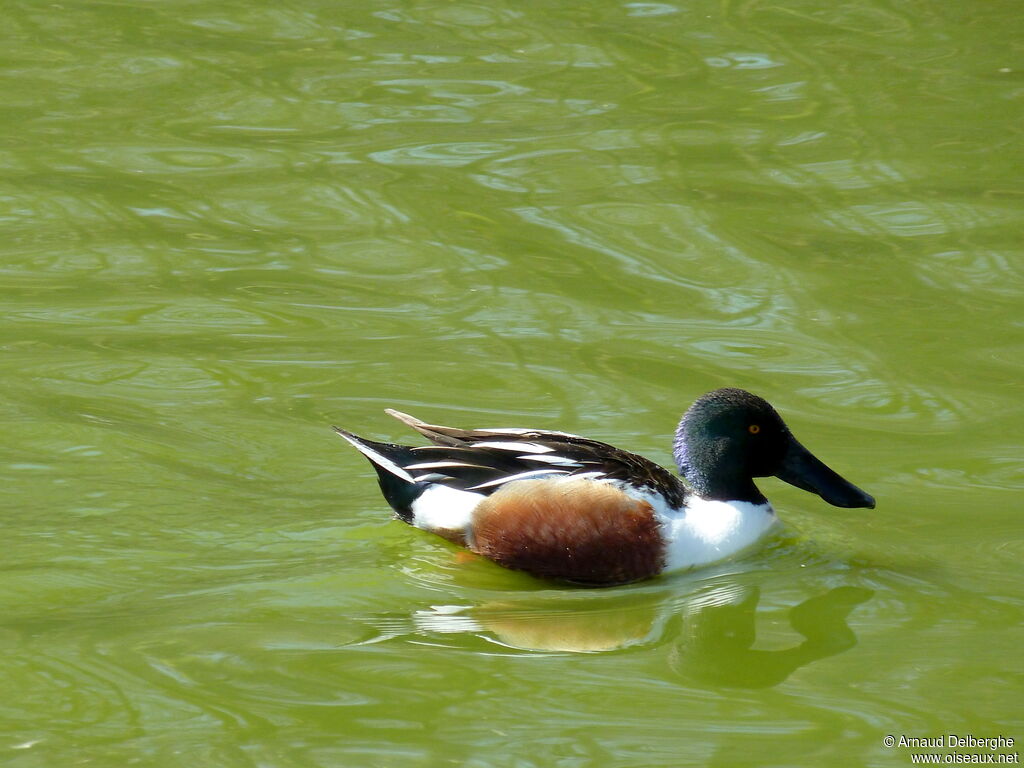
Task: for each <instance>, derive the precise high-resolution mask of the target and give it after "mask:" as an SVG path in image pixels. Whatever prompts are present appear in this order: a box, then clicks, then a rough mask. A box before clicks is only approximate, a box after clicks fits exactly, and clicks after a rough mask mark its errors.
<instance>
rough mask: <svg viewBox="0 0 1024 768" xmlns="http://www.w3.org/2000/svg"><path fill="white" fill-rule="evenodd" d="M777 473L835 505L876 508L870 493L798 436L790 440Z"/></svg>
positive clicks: (779, 476)
mask: <svg viewBox="0 0 1024 768" xmlns="http://www.w3.org/2000/svg"><path fill="white" fill-rule="evenodd" d="M775 476H776V477H777V478H779V479H780V480H785V481H786V482H787V483H789V484H790V485H795V486H796V487H797V488H803V489H804V490H805V491H810V492H811V493H816V494H818V495H819V496H821V498H823V499H824V500H825V501H827V502H828V503H829V504H831V505H832V506H834V507H851V508H852V507H866V508H867V509H874V508H875V500H874V498H873V497H872V496H871V495H870V494H867V493H864V491H862V490H861V489H860V488H858V487H857V486H855V485H854V484H853V483H850V482H848V481H847V480H845V479H844V478H843V477H842V476H840V475H839V474H838V473H836V472H833V471H832V470H831V469H829V468H828V467H827V466H825V464H824V463H823V462H822V461H820V460H819V459H818V458H816V457H815V456H814V454H813V453H811V452H810V451H808V450H807V449H806V448H804V447H803V446H802V445H800V443H798V442H797V441H796V439H795V438H794V439H792V440H791V441H790V444H789V447H788V448H787V449H786V457H785V459H784V460H783V462H782V469H780V470H779V471H778V472H777V473H776V474H775Z"/></svg>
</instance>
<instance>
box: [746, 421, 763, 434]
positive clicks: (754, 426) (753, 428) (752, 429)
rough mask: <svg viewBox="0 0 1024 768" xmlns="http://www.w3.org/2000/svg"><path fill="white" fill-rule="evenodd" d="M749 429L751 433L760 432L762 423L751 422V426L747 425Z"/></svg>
mask: <svg viewBox="0 0 1024 768" xmlns="http://www.w3.org/2000/svg"><path fill="white" fill-rule="evenodd" d="M747 429H749V430H750V434H752V435H756V434H757V433H758V432H760V431H761V425H760V424H751V425H750V426H749V427H747Z"/></svg>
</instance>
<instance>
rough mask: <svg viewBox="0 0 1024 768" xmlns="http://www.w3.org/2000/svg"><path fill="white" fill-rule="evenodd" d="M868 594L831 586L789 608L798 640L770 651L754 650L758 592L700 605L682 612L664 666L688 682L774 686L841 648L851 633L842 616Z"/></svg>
mask: <svg viewBox="0 0 1024 768" xmlns="http://www.w3.org/2000/svg"><path fill="white" fill-rule="evenodd" d="M872 594H873V592H872V591H871V590H869V589H863V588H860V587H836V588H835V589H833V590H831V591H829V592H826V593H825V594H824V595H818V596H816V597H812V598H810V599H809V600H805V601H804V602H802V603H800V604H799V605H797V606H795V607H794V608H792V609H791V610H790V612H789V624H790V626H791V627H792V628H793V629H795V630H796V631H797V632H798V633H800V634H801V635H803V637H804V641H803V642H802V643H800V644H799V645H796V646H793V647H792V648H785V649H782V650H776V651H759V650H754V649H753V648H751V646H752V645H753V644H754V641H755V639H756V628H755V621H754V619H755V613H756V611H757V603H758V601H759V600H760V597H761V594H760V590H759V589H757V588H756V587H755V588H753V589H751V590H749V592H748V593H747V594H746V595H744V596H743V597H742V598H741V599H739V600H732V601H725V602H715V601H712V602H710V603H707V604H705V605H703V606H701V607H700V608H699V609H698V610H697V611H695V612H694V613H692V614H690V615H689V616H687V619H686V620H685V622H684V629H683V634H682V636H681V638H680V640H679V641H678V643H677V644H676V645H675V647H674V648H673V649H672V655H671V657H670V664H671V665H672V667H673V669H675V670H676V671H677V672H678V673H679V674H681V675H683V676H684V677H686V678H688V679H689V680H691V681H694V682H700V683H703V684H714V685H719V686H730V687H739V688H769V687H771V686H773V685H778V684H779V683H781V682H782V681H783V680H785V679H786V678H787V677H789V676H790V675H791V674H792V673H793V672H794V671H795V670H796V669H798V668H799V667H802V666H804V665H805V664H810V663H811V662H812V661H817V660H818V659H824V658H826V657H828V656H835V655H836V654H839V653H842V652H843V651H847V650H849V649H850V648H852V647H853V646H855V645H856V644H857V637H856V635H854V634H853V630H851V629H850V627H849V626H848V625H847V623H846V617H847V616H848V615H849V613H850V611H852V610H853V609H854V608H855V607H856V606H857V605H859V604H860V603H863V602H865V601H866V600H868V599H869V598H870V597H871V595H872Z"/></svg>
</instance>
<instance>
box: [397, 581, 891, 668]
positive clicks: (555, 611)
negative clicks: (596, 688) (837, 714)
mask: <svg viewBox="0 0 1024 768" xmlns="http://www.w3.org/2000/svg"><path fill="white" fill-rule="evenodd" d="M873 594H874V593H873V591H872V590H869V589H865V588H861V587H852V586H841V587H835V588H833V589H831V590H829V591H828V592H825V593H824V594H821V595H816V596H814V597H811V598H808V599H806V600H804V601H803V602H801V603H799V604H797V605H795V606H794V607H793V608H790V609H789V610H788V612H787V619H788V622H789V626H790V628H792V630H794V631H795V632H796V633H797V634H798V635H800V636H801V637H802V638H803V640H802V641H801V642H798V643H795V644H794V643H791V644H788V645H787V646H786V647H783V648H780V649H774V650H761V649H757V648H754V645H755V644H756V641H757V613H758V604H759V603H760V601H761V589H760V587H758V586H751V585H748V584H741V583H736V582H727V583H723V584H718V585H716V586H714V587H713V588H711V589H705V590H701V591H699V592H697V593H694V594H688V595H686V596H683V597H679V596H678V595H675V594H674V593H666V592H647V593H640V594H638V593H635V592H629V591H627V592H623V593H620V594H617V595H614V596H608V597H605V596H601V597H599V598H597V599H595V598H594V597H593V596H592V595H590V594H589V593H588V594H584V595H582V596H580V597H569V598H565V597H564V595H560V596H558V597H557V598H556V599H553V600H544V599H541V600H537V599H535V598H534V599H530V600H522V601H495V602H485V603H482V604H480V605H478V606H457V605H437V606H431V607H430V608H429V609H426V610H420V611H417V612H416V613H415V614H414V616H413V623H414V627H415V630H416V631H417V632H418V633H421V634H427V635H436V634H455V633H469V634H473V635H477V636H479V637H482V638H484V639H486V640H488V641H489V642H493V643H497V644H499V645H502V646H505V647H509V648H515V649H520V650H529V651H542V652H564V653H569V652H572V653H594V652H602V651H614V650H621V649H624V648H630V647H636V646H656V645H661V644H664V643H670V644H671V649H670V652H669V666H670V667H671V669H672V671H673V672H674V673H675V674H676V675H678V676H679V677H681V678H683V679H684V680H686V681H687V682H688V683H691V684H694V683H695V684H698V685H702V686H703V685H709V686H727V687H741V688H767V687H771V686H774V685H778V684H779V683H781V682H783V681H784V680H785V679H786V678H787V677H789V676H790V675H791V674H792V673H793V672H794V671H795V670H797V669H799V668H800V667H802V666H805V665H807V664H810V663H811V662H814V661H818V660H820V659H824V658H827V657H829V656H835V655H837V654H840V653H843V652H844V651H848V650H850V649H851V648H853V647H854V646H855V645H856V644H857V637H856V635H855V634H854V632H853V630H852V629H850V627H849V625H848V624H847V622H846V620H847V617H848V616H849V614H850V612H851V611H852V610H853V609H854V608H855V607H857V606H858V605H860V604H861V603H864V602H866V601H867V600H869V599H870V598H871V596H872V595H873Z"/></svg>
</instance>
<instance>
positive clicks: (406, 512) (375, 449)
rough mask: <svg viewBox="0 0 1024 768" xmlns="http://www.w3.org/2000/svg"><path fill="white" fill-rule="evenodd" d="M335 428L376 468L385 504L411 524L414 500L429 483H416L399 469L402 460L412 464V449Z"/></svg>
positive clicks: (404, 471)
mask: <svg viewBox="0 0 1024 768" xmlns="http://www.w3.org/2000/svg"><path fill="white" fill-rule="evenodd" d="M334 431H335V432H337V433H338V434H339V435H340V436H341V437H342V438H343V439H344V440H347V441H348V442H349V443H350V444H351V445H352V447H353V448H355V449H356V450H357V451H359V452H360V453H361V454H363V456H365V457H366V458H367V459H368V460H369V462H370V464H372V465H373V468H374V469H375V470H376V471H377V482H378V483H379V484H380V490H381V493H383V494H384V498H385V499H386V500H387V502H388V504H390V505H391V508H392V509H393V510H395V514H396V515H398V516H399V517H400V518H402V520H404V521H405V522H407V523H409V524H413V517H414V514H413V509H412V506H413V502H415V501H416V499H418V498H419V497H420V496H421V495H422V494H423V492H424V491H425V490H427V488H428V487H429V483H417V482H416V479H415V478H414V477H413V476H412V475H411V474H410V473H409V472H408V471H406V470H405V469H403V468H402V464H403V463H405V464H410V463H412V461H413V453H412V449H411V448H409V447H407V446H404V445H395V444H393V443H378V442H375V441H373V440H367V439H366V438H364V437H359V435H354V434H352V433H351V432H349V431H348V430H346V429H342V428H341V427H334Z"/></svg>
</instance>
